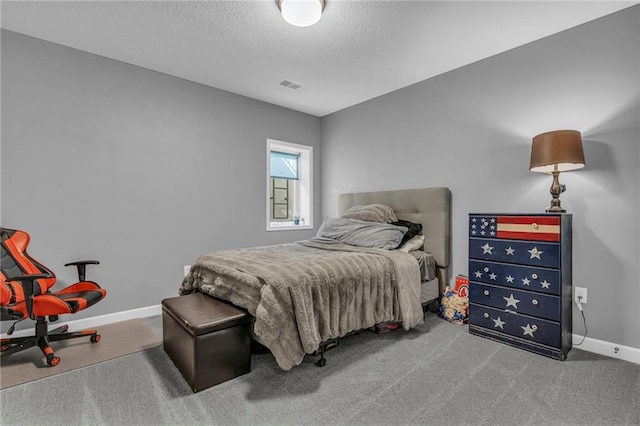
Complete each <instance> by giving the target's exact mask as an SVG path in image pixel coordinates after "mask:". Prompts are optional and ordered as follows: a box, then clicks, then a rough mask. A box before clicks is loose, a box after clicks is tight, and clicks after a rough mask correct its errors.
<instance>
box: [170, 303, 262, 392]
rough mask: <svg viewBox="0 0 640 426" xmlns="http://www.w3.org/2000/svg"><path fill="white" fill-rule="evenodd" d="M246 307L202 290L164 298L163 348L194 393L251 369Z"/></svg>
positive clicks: (248, 321) (248, 320) (250, 319)
mask: <svg viewBox="0 0 640 426" xmlns="http://www.w3.org/2000/svg"><path fill="white" fill-rule="evenodd" d="M252 322H253V317H252V316H251V315H249V314H248V313H247V312H246V311H245V310H243V309H240V308H238V307H236V306H233V305H232V304H230V303H227V302H224V301H222V300H219V299H215V298H213V297H211V296H207V295H205V294H202V293H193V294H187V295H184V296H179V297H172V298H168V299H164V300H163V301H162V329H163V332H162V333H163V340H164V342H163V344H164V350H165V352H166V353H167V355H169V358H171V360H172V361H173V363H174V364H175V366H176V367H177V368H178V370H179V371H180V373H181V374H182V376H183V377H184V378H185V379H186V381H187V383H189V386H191V389H192V390H193V391H194V392H198V391H200V390H202V389H206V388H208V387H211V386H213V385H217V384H219V383H222V382H224V381H227V380H230V379H233V378H234V377H238V376H241V375H243V374H246V373H248V372H250V371H251V323H252Z"/></svg>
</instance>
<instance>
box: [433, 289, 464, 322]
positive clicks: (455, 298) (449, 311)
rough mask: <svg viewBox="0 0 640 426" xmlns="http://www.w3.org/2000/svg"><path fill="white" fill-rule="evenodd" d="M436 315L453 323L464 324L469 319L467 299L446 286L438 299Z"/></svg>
mask: <svg viewBox="0 0 640 426" xmlns="http://www.w3.org/2000/svg"><path fill="white" fill-rule="evenodd" d="M438 315H440V316H441V317H442V318H444V319H446V320H447V321H450V322H452V323H454V324H458V325H462V324H466V323H467V322H468V320H469V299H468V298H467V297H462V296H460V295H458V292H456V291H454V290H451V288H449V287H446V288H445V289H444V294H443V295H442V300H441V301H440V308H439V309H438Z"/></svg>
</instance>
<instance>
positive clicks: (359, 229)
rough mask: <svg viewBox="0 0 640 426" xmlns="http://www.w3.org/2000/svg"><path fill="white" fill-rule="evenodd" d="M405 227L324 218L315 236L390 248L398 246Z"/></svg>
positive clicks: (358, 244)
mask: <svg viewBox="0 0 640 426" xmlns="http://www.w3.org/2000/svg"><path fill="white" fill-rule="evenodd" d="M405 232H407V228H404V227H402V226H396V225H388V224H386V223H377V222H365V221H362V220H357V219H345V218H337V219H336V218H329V219H326V220H325V221H324V222H323V223H322V225H321V226H320V229H319V230H318V233H317V235H316V237H318V238H331V239H334V240H337V241H340V242H342V243H344V244H349V245H351V246H357V247H370V248H380V249H386V250H391V249H394V248H396V247H398V244H400V241H402V237H403V236H404V234H405Z"/></svg>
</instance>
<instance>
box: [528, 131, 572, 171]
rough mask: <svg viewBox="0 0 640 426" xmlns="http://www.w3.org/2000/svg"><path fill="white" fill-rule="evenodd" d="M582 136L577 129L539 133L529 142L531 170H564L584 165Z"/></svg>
mask: <svg viewBox="0 0 640 426" xmlns="http://www.w3.org/2000/svg"><path fill="white" fill-rule="evenodd" d="M584 164H585V162H584V152H583V151H582V136H581V134H580V132H578V131H577V130H555V131H553V132H546V133H542V134H539V135H538V136H535V137H534V138H533V142H532V144H531V163H530V164H529V170H531V171H532V172H540V173H551V172H553V171H558V172H566V171H569V170H575V169H581V168H583V167H584Z"/></svg>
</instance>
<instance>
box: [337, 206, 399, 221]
mask: <svg viewBox="0 0 640 426" xmlns="http://www.w3.org/2000/svg"><path fill="white" fill-rule="evenodd" d="M342 217H343V218H345V219H358V220H364V221H365V222H381V223H391V222H397V221H398V218H397V217H396V214H395V212H394V211H393V208H391V207H389V206H387V205H384V204H367V205H364V206H353V207H350V208H348V209H347V211H345V212H344V214H343V215H342Z"/></svg>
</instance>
